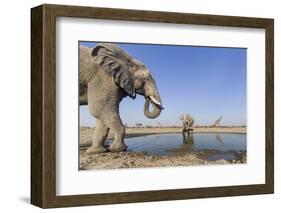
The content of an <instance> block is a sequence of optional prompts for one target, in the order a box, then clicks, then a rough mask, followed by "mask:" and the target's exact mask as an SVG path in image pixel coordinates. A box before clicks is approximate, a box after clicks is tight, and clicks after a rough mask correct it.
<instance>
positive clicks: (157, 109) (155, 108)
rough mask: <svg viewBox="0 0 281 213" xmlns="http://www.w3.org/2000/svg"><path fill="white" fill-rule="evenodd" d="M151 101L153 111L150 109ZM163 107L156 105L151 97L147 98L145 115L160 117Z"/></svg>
mask: <svg viewBox="0 0 281 213" xmlns="http://www.w3.org/2000/svg"><path fill="white" fill-rule="evenodd" d="M150 103H151V105H152V111H149V104H150ZM161 110H162V107H161V106H158V105H156V104H155V103H153V101H151V100H150V99H149V98H146V100H145V103H144V115H145V116H146V117H147V118H150V119H154V118H156V117H158V116H159V115H160V113H161Z"/></svg>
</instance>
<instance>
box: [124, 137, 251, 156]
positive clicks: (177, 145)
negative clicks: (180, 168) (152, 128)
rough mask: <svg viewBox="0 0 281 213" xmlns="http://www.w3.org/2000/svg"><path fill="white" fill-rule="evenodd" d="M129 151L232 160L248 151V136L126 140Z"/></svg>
mask: <svg viewBox="0 0 281 213" xmlns="http://www.w3.org/2000/svg"><path fill="white" fill-rule="evenodd" d="M125 143H126V144H127V146H128V150H131V151H138V152H143V153H147V154H153V155H172V154H181V153H192V152H194V153H200V154H201V155H202V156H203V158H206V159H208V160H219V159H225V160H232V159H235V157H236V154H237V153H239V152H245V151H246V134H232V133H193V135H191V136H188V135H187V134H182V133H173V134H157V135H148V136H141V137H135V138H126V139H125Z"/></svg>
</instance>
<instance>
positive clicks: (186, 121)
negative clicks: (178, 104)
mask: <svg viewBox="0 0 281 213" xmlns="http://www.w3.org/2000/svg"><path fill="white" fill-rule="evenodd" d="M180 119H181V120H182V125H183V127H182V132H183V133H184V132H187V133H188V135H189V134H190V131H192V126H193V124H194V119H193V118H192V117H191V116H190V115H189V114H182V115H181V116H180Z"/></svg>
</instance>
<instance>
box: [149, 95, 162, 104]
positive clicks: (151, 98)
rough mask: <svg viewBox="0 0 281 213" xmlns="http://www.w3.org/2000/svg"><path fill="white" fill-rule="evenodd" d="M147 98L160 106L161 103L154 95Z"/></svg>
mask: <svg viewBox="0 0 281 213" xmlns="http://www.w3.org/2000/svg"><path fill="white" fill-rule="evenodd" d="M149 98H150V100H152V101H153V103H155V104H157V105H158V106H161V103H160V102H159V101H158V100H157V99H156V98H155V97H154V96H152V95H150V96H149Z"/></svg>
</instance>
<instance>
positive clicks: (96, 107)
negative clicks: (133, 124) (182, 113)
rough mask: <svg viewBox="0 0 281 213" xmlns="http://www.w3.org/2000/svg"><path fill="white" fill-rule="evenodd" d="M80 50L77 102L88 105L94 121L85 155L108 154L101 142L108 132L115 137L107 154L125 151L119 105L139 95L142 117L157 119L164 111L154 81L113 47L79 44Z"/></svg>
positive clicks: (103, 44)
mask: <svg viewBox="0 0 281 213" xmlns="http://www.w3.org/2000/svg"><path fill="white" fill-rule="evenodd" d="M79 48H80V52H79V54H80V57H79V60H80V61H79V62H80V65H79V68H80V69H79V102H80V105H88V107H89V112H90V114H91V115H92V116H94V117H95V118H96V127H95V131H94V134H93V137H92V146H91V147H89V148H88V149H87V151H86V153H87V154H93V153H102V152H105V151H107V149H106V147H105V146H104V142H105V140H106V138H107V135H108V132H109V130H111V131H112V132H113V134H114V141H113V142H112V144H111V145H110V147H109V151H111V152H119V151H125V150H126V149H127V146H126V144H125V143H124V137H125V128H124V126H123V124H122V121H121V118H120V115H119V104H120V102H121V101H122V99H123V98H124V97H127V96H129V97H131V98H133V99H134V98H135V97H136V95H137V94H140V95H142V96H144V98H145V103H144V115H145V116H146V117H147V118H150V119H153V118H156V117H158V116H159V115H160V113H161V110H162V109H163V108H162V104H161V98H160V95H159V93H158V90H157V86H156V82H155V80H154V79H153V77H152V75H151V72H150V71H149V69H148V68H147V67H146V66H145V65H144V64H143V63H141V62H140V61H138V60H136V59H135V58H133V57H132V56H130V55H129V54H128V53H127V52H125V51H124V50H122V49H121V48H120V47H118V46H116V45H114V44H110V43H101V44H97V45H96V46H95V47H94V48H89V47H85V46H82V45H80V47H79ZM150 104H151V105H152V110H151V111H150V110H149V105H150Z"/></svg>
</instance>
